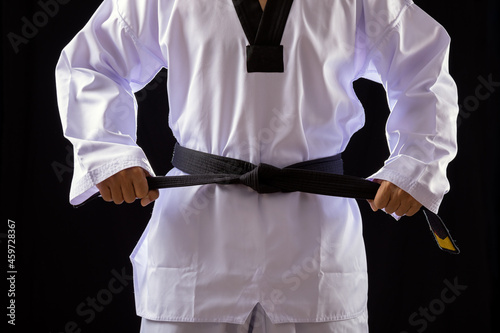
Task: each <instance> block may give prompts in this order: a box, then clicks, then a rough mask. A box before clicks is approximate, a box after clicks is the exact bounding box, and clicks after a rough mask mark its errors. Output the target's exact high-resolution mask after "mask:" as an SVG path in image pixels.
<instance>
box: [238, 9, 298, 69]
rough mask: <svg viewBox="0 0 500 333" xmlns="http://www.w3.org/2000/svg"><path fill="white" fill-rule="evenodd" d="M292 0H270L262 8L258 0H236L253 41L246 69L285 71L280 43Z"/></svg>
mask: <svg viewBox="0 0 500 333" xmlns="http://www.w3.org/2000/svg"><path fill="white" fill-rule="evenodd" d="M292 3H293V0H267V3H266V8H265V10H264V11H262V8H261V6H260V3H259V1H258V0H233V4H234V7H235V9H236V13H237V14H238V18H239V20H240V23H241V26H242V28H243V31H244V32H245V35H246V37H247V39H248V42H249V44H250V45H247V72H249V73H252V72H278V73H280V72H284V64H283V46H282V45H280V43H281V38H282V37H283V32H284V30H285V25H286V22H287V19H288V15H289V13H290V9H291V7H292Z"/></svg>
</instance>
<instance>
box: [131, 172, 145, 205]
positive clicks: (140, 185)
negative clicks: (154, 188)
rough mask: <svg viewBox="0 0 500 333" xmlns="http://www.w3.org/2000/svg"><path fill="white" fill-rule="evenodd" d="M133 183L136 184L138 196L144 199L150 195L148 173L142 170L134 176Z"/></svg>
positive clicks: (136, 194)
mask: <svg viewBox="0 0 500 333" xmlns="http://www.w3.org/2000/svg"><path fill="white" fill-rule="evenodd" d="M132 185H133V186H134V193H135V197H136V198H139V199H142V198H144V197H146V196H147V195H148V193H149V186H148V181H147V179H146V173H145V172H142V170H141V173H140V174H137V175H134V176H133V178H132Z"/></svg>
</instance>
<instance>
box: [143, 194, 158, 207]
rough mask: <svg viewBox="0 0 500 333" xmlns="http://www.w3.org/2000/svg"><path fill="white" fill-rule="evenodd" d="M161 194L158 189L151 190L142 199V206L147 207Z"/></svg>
mask: <svg viewBox="0 0 500 333" xmlns="http://www.w3.org/2000/svg"><path fill="white" fill-rule="evenodd" d="M159 196H160V192H159V191H158V190H151V191H149V192H148V194H147V195H146V196H145V197H144V198H142V199H141V205H142V207H146V206H147V205H149V204H150V203H152V202H153V201H155V200H156V199H158V197H159Z"/></svg>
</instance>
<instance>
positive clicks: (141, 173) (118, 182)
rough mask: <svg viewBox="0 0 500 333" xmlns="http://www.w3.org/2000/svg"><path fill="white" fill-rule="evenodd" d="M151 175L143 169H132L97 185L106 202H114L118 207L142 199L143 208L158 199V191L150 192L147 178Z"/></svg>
mask: <svg viewBox="0 0 500 333" xmlns="http://www.w3.org/2000/svg"><path fill="white" fill-rule="evenodd" d="M148 176H149V173H148V172H146V170H144V169H143V168H141V167H132V168H128V169H125V170H122V171H120V172H118V173H116V174H114V175H113V176H111V177H109V178H108V179H106V180H104V181H103V182H101V183H99V184H97V188H98V189H99V192H101V197H102V198H103V199H104V201H107V202H114V203H115V204H117V205H120V204H122V203H123V202H124V201H125V202H126V203H132V202H134V201H135V200H136V199H141V205H142V206H143V207H145V206H147V205H149V204H150V203H152V202H153V201H155V200H156V199H158V197H159V196H160V193H159V192H158V190H149V187H148V182H147V180H146V177H148Z"/></svg>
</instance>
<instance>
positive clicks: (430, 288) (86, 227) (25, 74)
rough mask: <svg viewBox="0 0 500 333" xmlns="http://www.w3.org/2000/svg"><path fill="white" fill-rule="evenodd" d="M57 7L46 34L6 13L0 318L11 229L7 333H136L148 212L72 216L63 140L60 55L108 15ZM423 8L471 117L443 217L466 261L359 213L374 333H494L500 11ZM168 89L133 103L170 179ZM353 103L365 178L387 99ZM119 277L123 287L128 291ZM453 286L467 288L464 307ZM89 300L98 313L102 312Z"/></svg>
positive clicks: (413, 223) (23, 12)
mask: <svg viewBox="0 0 500 333" xmlns="http://www.w3.org/2000/svg"><path fill="white" fill-rule="evenodd" d="M47 1H49V0H42V2H47ZM187 1H193V0H187ZM302 1H303V0H302ZM309 1H314V0H309ZM60 2H62V3H63V4H60V5H59V8H58V11H57V12H55V13H53V15H52V16H53V17H49V16H47V17H46V18H47V19H46V20H44V18H43V15H42V16H40V15H39V14H37V13H39V12H40V11H41V10H42V7H41V6H40V4H39V3H38V1H37V0H36V1H35V0H31V1H28V0H4V1H3V2H2V39H3V50H2V65H3V66H2V74H3V77H2V81H1V91H2V106H1V118H0V119H1V139H2V155H1V165H2V177H1V191H0V192H1V201H0V205H1V220H0V224H1V225H0V241H1V243H0V249H1V251H0V253H1V254H0V261H1V268H2V273H1V275H0V276H2V280H3V281H4V283H3V284H1V286H2V290H0V294H1V295H2V304H1V306H0V308H1V309H3V310H2V312H1V313H0V318H1V321H2V325H3V324H4V323H5V324H6V322H7V320H8V319H9V318H8V317H7V316H6V315H7V313H8V310H7V309H6V307H7V306H8V303H7V302H8V301H9V299H8V297H7V293H8V290H9V285H8V284H7V283H6V278H7V270H8V268H7V238H6V237H7V228H8V220H9V219H10V220H12V221H14V222H15V231H16V233H15V235H16V244H15V246H16V262H15V265H16V267H15V268H16V270H17V275H16V283H15V292H16V296H15V301H16V326H15V327H13V326H10V325H9V326H8V327H9V330H8V332H11V331H12V332H21V331H22V332H47V333H49V332H53V333H56V332H57V333H59V332H108V331H115V332H126V333H127V332H138V330H139V323H140V319H139V318H138V317H136V315H135V308H134V300H133V287H132V282H131V281H130V275H131V274H132V268H131V265H130V262H129V259H128V256H129V254H130V253H131V251H132V249H133V247H134V246H135V244H136V242H137V240H138V239H139V237H140V234H141V233H142V231H143V230H144V228H145V226H146V224H147V221H148V218H149V216H150V214H151V208H147V209H143V208H141V207H140V205H139V204H138V203H135V204H132V205H122V206H114V205H112V204H107V203H104V202H102V201H95V202H93V203H92V204H89V205H87V206H84V207H83V208H80V209H77V210H75V209H74V208H72V207H71V206H70V205H69V203H68V192H69V186H70V181H71V166H72V154H71V149H70V148H71V145H70V144H69V142H68V141H66V140H65V139H64V138H63V136H62V133H61V125H60V121H59V115H58V110H57V106H56V95H55V89H54V86H55V83H54V67H55V65H56V62H57V59H58V56H59V54H60V52H61V50H62V48H63V47H64V46H65V45H66V44H67V43H68V42H69V41H70V39H71V38H72V37H73V36H74V35H75V34H76V33H77V31H78V30H79V29H81V28H82V27H83V25H84V24H85V23H86V22H87V21H88V19H89V18H90V16H91V15H92V13H93V12H94V11H95V9H96V8H97V6H98V5H99V4H100V1H98V0H85V1H84V0H64V1H63V0H60ZM416 2H417V4H418V5H419V6H420V7H422V8H423V9H424V10H425V11H427V12H428V13H429V14H430V15H431V16H433V17H434V18H435V19H437V20H438V21H439V22H440V23H441V24H442V25H444V27H445V28H446V29H447V31H448V32H449V34H450V35H451V36H452V47H451V55H450V57H451V60H450V71H451V73H452V75H453V77H454V78H455V80H456V81H457V84H458V87H459V103H460V104H461V105H462V111H461V115H460V117H459V132H458V135H459V138H458V139H459V154H458V156H457V158H456V159H455V160H454V161H453V162H452V163H451V164H450V166H449V169H448V171H449V179H450V181H451V184H452V190H451V192H450V193H449V194H448V195H447V196H446V197H445V200H444V202H443V204H442V206H441V209H440V215H441V217H442V218H443V219H444V220H445V221H446V223H447V225H448V227H449V229H450V230H451V232H452V234H453V236H454V238H455V239H456V240H457V243H458V245H459V247H460V249H461V250H462V253H461V254H460V255H458V256H453V255H449V254H446V253H444V252H442V251H439V250H438V249H437V247H436V245H435V244H434V240H433V239H432V237H431V235H430V232H429V230H428V227H427V226H426V224H425V221H423V220H422V219H421V218H412V219H403V220H402V221H400V222H395V221H394V220H392V219H391V218H390V217H388V216H386V215H385V214H384V213H372V212H371V211H370V210H369V208H368V205H367V203H365V202H360V206H361V209H362V212H363V215H364V217H365V219H364V220H365V221H364V236H365V240H366V247H367V255H368V266H369V267H368V268H369V279H370V280H369V282H370V291H369V315H370V330H371V332H384V333H387V332H389V333H391V332H396V333H401V332H439V333H443V332H453V333H454V332H459V333H460V332H495V331H496V332H498V328H499V327H498V324H497V323H495V321H494V317H497V318H498V315H499V309H498V297H499V293H498V287H497V284H498V282H499V280H498V255H497V251H498V240H499V239H498V236H499V233H498V222H499V218H498V205H497V204H496V201H497V200H498V195H497V194H496V193H495V188H497V187H498V186H499V184H498V176H497V170H498V168H499V164H498V157H499V154H498V153H499V150H498V142H499V140H498V139H499V134H498V132H499V130H498V123H499V122H498V121H499V111H500V109H499V107H500V101H499V98H500V97H499V96H500V91H499V90H500V87H499V86H498V84H497V86H496V87H489V88H490V91H488V90H487V89H488V87H485V86H484V85H483V87H482V88H480V89H479V90H477V88H478V86H480V85H482V84H483V83H482V82H484V80H488V78H489V79H490V80H492V81H494V82H500V73H499V66H498V63H499V60H500V54H499V44H500V43H499V38H500V35H499V33H498V31H499V20H500V16H499V4H498V1H497V0H489V1H488V0H480V1H459V0H441V1H431V0H421V1H416ZM37 15H38V16H37ZM23 17H25V18H26V19H27V20H28V21H30V22H33V20H34V19H38V20H39V21H37V22H39V25H40V27H39V28H37V31H36V32H33V31H32V32H33V36H31V37H30V38H28V39H27V40H26V41H25V43H22V44H20V45H19V48H18V50H17V52H16V50H15V49H14V47H13V46H12V44H11V42H10V41H9V39H8V34H9V33H14V34H17V35H22V27H23V25H24V24H25V23H24V21H23ZM34 17H35V18H34ZM11 36H12V34H11ZM165 83H166V72H162V73H161V74H160V75H159V76H158V77H157V78H156V79H155V80H154V81H153V82H152V84H150V85H149V86H148V87H147V88H145V89H144V90H143V91H141V92H139V93H138V94H137V98H138V100H139V101H140V110H139V124H140V125H139V134H138V135H139V144H140V145H141V146H142V147H143V149H144V150H145V151H146V153H147V155H148V157H149V158H150V161H151V163H152V166H153V168H154V169H155V171H156V173H157V174H163V173H165V172H167V171H168V169H169V168H170V164H169V160H170V154H171V147H172V145H173V139H172V137H171V134H170V131H169V130H168V128H167V123H166V122H167V113H168V112H167V107H168V106H167V96H166V94H165ZM356 89H357V92H358V95H359V97H360V99H361V100H362V102H363V104H364V105H365V108H366V117H367V125H366V126H365V128H364V129H363V130H361V131H360V132H359V133H357V134H356V135H355V136H354V138H353V140H352V142H351V143H350V145H349V147H348V149H347V152H346V153H345V155H344V158H345V163H346V173H349V174H353V175H358V176H368V175H370V174H371V173H373V172H374V171H376V170H377V168H378V167H380V166H381V165H382V163H383V161H384V159H385V158H386V157H387V154H388V152H387V148H386V143H385V137H384V132H383V129H384V124H385V120H386V117H387V115H388V112H389V111H388V110H387V103H386V100H385V94H384V91H383V89H382V88H381V87H380V86H379V85H376V84H373V83H370V82H367V81H360V82H357V83H356ZM478 91H479V93H480V94H479V95H478ZM488 92H489V95H488V96H487V97H486V96H484V95H485V94H486V93H488ZM479 97H480V98H479ZM116 275H123V277H122V279H121V280H119V279H116V278H115V276H116ZM110 283H111V285H110ZM449 284H452V285H453V284H458V285H460V286H461V287H460V289H459V290H457V291H456V292H455V295H454V294H453V293H452V291H451V290H449V286H448V285H449ZM446 288H448V290H446ZM110 296H111V297H110ZM452 296H454V297H452ZM443 297H444V298H443ZM92 299H97V301H96V303H95V304H94V308H93V307H92V304H91V302H92ZM444 300H446V302H444ZM99 302H100V303H99ZM101 303H104V304H101ZM426 309H427V310H426ZM426 311H427V315H426V314H425V312H426ZM2 331H3V332H5V330H2Z"/></svg>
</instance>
